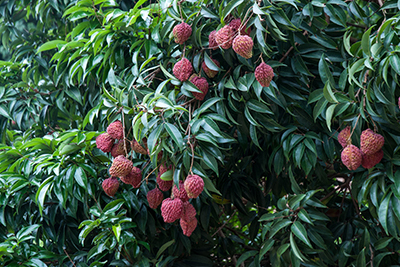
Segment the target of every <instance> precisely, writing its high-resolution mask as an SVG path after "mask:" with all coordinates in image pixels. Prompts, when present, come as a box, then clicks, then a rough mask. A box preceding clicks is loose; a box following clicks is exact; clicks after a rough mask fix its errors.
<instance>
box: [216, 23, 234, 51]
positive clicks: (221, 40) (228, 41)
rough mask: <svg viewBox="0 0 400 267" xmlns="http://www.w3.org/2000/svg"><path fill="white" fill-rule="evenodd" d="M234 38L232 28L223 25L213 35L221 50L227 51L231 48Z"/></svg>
mask: <svg viewBox="0 0 400 267" xmlns="http://www.w3.org/2000/svg"><path fill="white" fill-rule="evenodd" d="M234 36H235V33H234V32H233V30H232V28H231V27H230V26H229V25H225V26H224V27H222V28H221V29H220V30H219V31H217V32H216V33H215V41H216V42H217V44H218V45H219V46H220V47H221V48H223V49H228V48H230V47H231V46H232V42H233V38H234Z"/></svg>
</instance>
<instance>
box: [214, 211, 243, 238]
mask: <svg viewBox="0 0 400 267" xmlns="http://www.w3.org/2000/svg"><path fill="white" fill-rule="evenodd" d="M236 212H237V210H235V211H234V212H233V213H232V215H231V216H230V217H229V218H228V220H226V222H225V223H224V224H223V225H221V226H220V227H219V228H218V229H217V231H215V233H214V234H212V236H211V237H214V236H215V235H216V234H217V233H218V232H219V231H221V230H222V228H224V227H225V225H226V224H227V223H228V222H229V221H230V220H231V219H232V217H233V215H235V213H236Z"/></svg>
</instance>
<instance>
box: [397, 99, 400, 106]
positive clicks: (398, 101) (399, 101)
mask: <svg viewBox="0 0 400 267" xmlns="http://www.w3.org/2000/svg"><path fill="white" fill-rule="evenodd" d="M397 105H398V106H399V108H400V97H399V100H397Z"/></svg>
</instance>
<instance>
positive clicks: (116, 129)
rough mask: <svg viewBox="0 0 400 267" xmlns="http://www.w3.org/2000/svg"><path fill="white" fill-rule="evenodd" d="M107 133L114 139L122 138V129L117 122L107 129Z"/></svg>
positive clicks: (120, 123) (120, 124)
mask: <svg viewBox="0 0 400 267" xmlns="http://www.w3.org/2000/svg"><path fill="white" fill-rule="evenodd" d="M107 133H108V134H109V135H110V136H111V137H112V138H114V139H123V138H124V127H123V126H122V122H120V121H119V120H116V121H114V122H113V123H111V124H110V125H108V127H107Z"/></svg>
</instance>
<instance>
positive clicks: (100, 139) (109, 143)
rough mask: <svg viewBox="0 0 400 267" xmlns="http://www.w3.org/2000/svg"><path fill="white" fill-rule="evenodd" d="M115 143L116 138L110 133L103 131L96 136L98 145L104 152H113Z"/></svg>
mask: <svg viewBox="0 0 400 267" xmlns="http://www.w3.org/2000/svg"><path fill="white" fill-rule="evenodd" d="M113 145H114V138H112V137H111V136H110V135H109V134H108V133H102V134H100V135H99V136H97V137H96V146H97V148H98V149H100V150H101V151H103V152H111V150H112V147H113Z"/></svg>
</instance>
